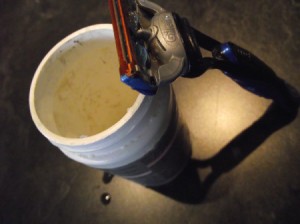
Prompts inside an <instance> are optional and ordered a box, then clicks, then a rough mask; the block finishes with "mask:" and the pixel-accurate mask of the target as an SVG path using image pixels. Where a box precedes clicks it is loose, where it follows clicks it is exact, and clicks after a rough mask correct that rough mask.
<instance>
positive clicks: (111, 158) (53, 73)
mask: <svg viewBox="0 0 300 224" xmlns="http://www.w3.org/2000/svg"><path fill="white" fill-rule="evenodd" d="M116 54H117V53H116V50H115V45H114V36H113V31H112V26H111V25H110V24H100V25H93V26H89V27H86V28H83V29H81V30H79V31H77V32H75V33H73V34H71V35H69V36H67V37H66V38H65V39H63V40H62V41H60V42H59V43H58V44H57V45H56V46H54V47H53V48H52V49H51V50H50V52H49V53H48V54H47V55H46V56H45V58H44V59H43V60H42V62H41V63H40V65H39V67H38V68H37V70H36V73H35V75H34V78H33V81H32V84H31V88H30V96H29V102H30V111H31V116H32V119H33V121H34V123H35V125H36V127H37V128H38V130H39V131H40V132H41V133H42V134H43V135H44V136H45V137H46V138H47V139H48V140H49V141H50V142H51V143H52V144H53V145H55V146H57V147H58V148H59V149H60V150H61V151H62V152H63V153H64V154H65V155H66V156H68V157H69V158H71V159H73V160H75V161H77V162H79V163H82V164H85V165H87V166H90V167H94V168H97V169H101V170H105V171H108V172H110V173H113V174H117V175H119V176H122V177H125V178H127V179H130V180H133V181H135V182H138V183H140V184H143V185H146V186H158V185H163V184H165V183H168V182H169V181H171V180H172V179H173V178H175V177H176V176H177V175H178V174H179V173H180V171H181V170H182V169H183V168H184V166H185V164H186V163H187V161H188V159H189V157H190V153H191V152H190V149H189V148H188V147H184V146H182V145H180V143H179V141H180V142H181V140H178V139H180V137H182V136H179V135H181V134H180V130H181V125H180V122H179V119H178V112H177V107H176V101H175V97H174V93H173V90H172V88H171V86H166V87H164V88H161V89H159V91H158V93H157V94H156V95H155V96H153V97H148V96H144V95H141V94H137V93H135V92H134V93H133V90H130V89H129V87H126V86H125V85H124V84H122V83H121V82H120V81H119V80H118V77H119V76H118V61H117V56H116ZM96 57H99V58H98V59H95V62H94V64H89V63H92V62H91V61H93V60H94V58H96ZM95 63H96V64H95ZM81 70H83V71H81ZM98 70H101V71H100V74H98V73H99V71H98ZM101 72H102V73H101ZM94 74H97V75H94ZM112 77H116V79H117V80H111V78H112ZM76 79H78V80H76ZM116 83H118V84H119V85H120V86H115V85H116ZM104 95H105V97H104ZM129 95H130V97H129V98H130V99H129V98H128V99H127V98H126V97H127V96H129ZM96 96H97V97H98V96H99V97H98V98H97V97H96ZM125 101H126V103H125V105H123V108H121V107H120V108H121V109H120V111H121V110H123V113H122V112H121V113H119V114H118V113H115V112H116V111H117V109H116V108H118V107H119V104H123V103H124V102H125ZM90 106H91V108H89V107H90ZM124 108H125V111H124ZM112 117H114V118H113V119H112V121H110V122H108V120H110V119H111V118H112ZM102 123H105V125H106V126H105V125H104V126H103V127H102V126H101V125H102ZM96 124H97V125H98V126H99V125H100V126H101V128H99V127H96V128H95V127H94V126H95V125H96ZM97 125H96V126H97ZM97 128H98V129H97Z"/></svg>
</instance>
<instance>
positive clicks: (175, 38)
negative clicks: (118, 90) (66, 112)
mask: <svg viewBox="0 0 300 224" xmlns="http://www.w3.org/2000/svg"><path fill="white" fill-rule="evenodd" d="M109 6H110V11H111V16H112V21H113V27H114V34H115V39H116V45H117V50H118V55H119V62H120V74H121V80H122V81H123V82H124V83H126V84H127V85H129V86H131V87H132V88H133V89H135V90H137V91H139V92H141V93H143V94H145V95H154V94H155V93H156V91H157V89H158V87H160V86H162V85H166V84H170V83H171V82H173V81H174V80H175V79H176V78H177V77H179V76H181V77H187V78H195V77H198V76H200V75H202V74H203V73H204V72H205V71H206V70H208V69H220V70H221V71H223V73H224V74H225V75H227V76H228V77H230V78H231V79H233V80H234V81H235V82H236V83H238V84H239V85H240V86H241V87H243V88H244V89H247V90H248V91H250V92H252V93H254V94H256V95H259V96H262V97H265V98H268V99H273V100H274V101H275V102H277V103H278V104H279V105H281V106H282V107H283V108H285V109H286V108H289V107H290V106H291V105H296V104H297V105H298V104H299V94H298V93H297V91H295V90H294V89H293V88H292V87H291V86H289V85H288V84H286V83H285V82H284V81H283V80H282V79H280V78H278V77H277V76H276V74H275V73H274V71H273V70H272V69H271V68H270V67H268V66H267V65H266V64H265V63H264V62H262V61H261V60H260V59H258V58H257V57H256V56H254V55H253V54H251V53H250V52H249V51H247V50H245V49H243V48H241V47H239V46H237V45H235V44H233V43H231V42H227V43H220V42H218V41H217V40H215V39H213V38H211V37H209V36H207V35H205V34H203V33H201V32H200V31H198V30H196V29H194V28H193V27H191V26H190V25H189V22H188V21H187V19H185V18H181V17H180V16H178V15H177V14H176V13H173V12H168V11H167V10H165V9H163V8H162V7H161V6H159V5H157V4H155V3H153V2H151V1H148V0H109ZM200 48H203V49H206V50H208V51H210V52H211V53H212V57H202V54H201V51H200Z"/></svg>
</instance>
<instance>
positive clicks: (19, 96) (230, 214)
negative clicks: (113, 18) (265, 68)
mask: <svg viewBox="0 0 300 224" xmlns="http://www.w3.org/2000/svg"><path fill="white" fill-rule="evenodd" d="M155 2H157V3H159V4H161V5H162V6H163V7H165V8H167V9H169V10H171V11H176V12H177V13H178V14H180V15H181V16H184V17H187V18H188V19H189V21H190V23H191V24H192V25H193V26H194V27H195V28H197V29H199V30H201V31H202V32H204V33H206V34H208V35H211V36H213V37H215V38H217V39H218V40H220V41H227V40H230V41H232V42H234V43H236V44H238V45H240V46H242V47H244V48H246V49H248V50H250V51H251V52H253V53H254V54H256V55H257V56H258V57H260V58H261V59H262V60H263V61H265V62H266V63H267V64H268V65H270V66H271V67H272V68H273V69H274V71H275V72H276V73H277V74H278V76H280V77H281V78H283V79H285V80H286V81H287V82H288V83H290V84H292V85H293V86H294V87H295V88H297V89H298V90H300V76H299V65H300V58H299V50H300V28H299V24H300V2H299V1H298V0H277V1H272V0H264V1H259V0H254V1H253V0H252V1H250V0H242V1H230V0H219V1H212V0H203V1H192V0H190V1H187V0H181V1H179V0H176V1H174V0H156V1H155ZM107 7H108V6H107V1H99V0H86V1H79V0H72V1H71V0H64V1H50V0H25V1H24V0H23V1H21V0H11V1H8V0H1V1H0V27H1V29H0V40H1V45H0V55H1V57H0V58H1V60H0V85H1V88H0V91H1V95H0V125H1V132H0V223H1V224H2V223H3V224H12V223H202V224H209V223H231V224H232V223H251V224H252V223H256V224H259V223H264V224H265V223H266V224H268V223H289V224H290V223H295V224H296V223H300V151H299V149H300V138H299V136H300V119H299V116H296V117H289V116H287V115H286V114H282V113H280V112H278V111H276V109H275V110H274V108H273V109H271V110H270V111H271V112H270V111H269V113H267V114H266V115H265V116H264V117H263V118H261V119H259V118H260V117H261V115H262V114H264V111H266V109H267V108H268V107H269V105H270V103H271V102H270V101H268V100H265V99H262V98H259V97H257V96H254V95H252V94H251V93H248V92H246V91H245V90H243V89H241V88H240V87H239V86H238V85H237V84H235V83H234V82H232V81H231V80H229V79H228V78H226V77H225V76H224V75H222V73H221V72H219V71H209V72H206V73H205V74H204V75H203V76H202V77H200V78H197V79H194V80H188V79H182V78H180V79H178V80H177V81H176V82H175V83H174V89H175V93H176V96H177V100H178V105H179V109H180V112H181V114H182V117H183V120H184V122H185V123H186V126H187V128H188V130H189V132H190V136H191V143H192V147H193V159H194V161H193V162H192V163H191V164H190V166H189V167H187V169H186V170H185V172H184V173H183V174H182V175H181V176H180V177H179V178H178V180H176V181H175V182H174V183H173V184H172V186H166V187H163V188H159V189H148V188H145V187H143V186H139V185H137V184H135V183H132V182H129V181H127V180H124V179H122V178H119V177H114V178H113V180H112V181H111V182H110V183H109V184H106V183H104V182H103V180H102V178H103V173H102V172H101V171H97V170H94V169H91V168H88V167H85V166H83V165H81V164H78V163H76V162H73V161H71V160H70V159H68V158H66V157H65V156H64V155H63V154H62V153H61V152H60V151H59V150H58V149H56V148H55V147H54V146H52V145H51V144H50V143H49V142H48V141H47V140H46V139H45V138H44V137H43V136H42V135H41V134H40V133H39V132H38V131H37V129H36V128H35V126H34V124H33V122H32V121H31V117H30V113H29V108H28V94H29V87H30V83H31V80H32V77H33V74H34V72H35V69H36V68H37V66H38V64H39V62H40V61H41V60H42V58H43V56H44V55H45V54H46V53H47V52H48V51H49V50H50V49H51V47H52V46H53V45H54V44H55V43H57V42H58V41H59V40H61V39H62V38H63V37H65V36H66V35H68V34H70V33H72V32H73V31H75V30H77V29H80V28H82V27H84V26H88V25H91V24H96V23H110V17H109V13H108V8H107ZM258 119H259V120H258ZM257 120H258V121H257ZM224 150H225V151H226V150H229V151H232V152H233V153H236V154H237V155H238V156H237V157H236V158H238V159H237V160H233V161H232V160H231V158H228V160H226V158H227V157H225V159H223V160H224V161H223V166H222V169H221V171H222V172H219V173H217V175H216V174H215V173H214V169H215V167H214V164H209V163H202V162H199V161H200V160H201V161H203V160H206V159H208V158H210V157H212V156H214V155H216V154H217V153H218V152H220V151H224ZM205 164H206V165H205ZM224 164H225V165H224ZM212 168H213V169H212ZM105 192H109V193H110V194H111V196H112V200H111V203H110V204H109V205H104V204H103V203H101V199H100V198H101V195H102V194H103V193H105Z"/></svg>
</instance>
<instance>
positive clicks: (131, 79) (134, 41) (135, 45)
mask: <svg viewBox="0 0 300 224" xmlns="http://www.w3.org/2000/svg"><path fill="white" fill-rule="evenodd" d="M109 6H110V12H111V16H112V22H113V27H114V34H115V39H116V46H117V51H118V56H119V62H120V75H121V80H122V81H123V82H124V83H126V84H128V85H129V86H131V87H132V88H133V89H135V90H137V91H139V92H141V93H143V94H145V95H154V94H155V93H156V91H157V89H158V87H159V86H161V85H164V84H169V83H171V82H172V81H174V80H175V79H176V78H177V77H178V76H181V75H183V74H185V73H186V72H187V71H188V67H189V64H188V60H187V56H186V51H185V47H184V43H183V40H182V37H181V35H180V32H179V31H178V27H177V24H176V21H175V16H174V14H173V13H170V12H167V11H166V10H165V9H163V8H162V7H160V6H159V5H157V4H155V3H153V2H151V1H147V0H109Z"/></svg>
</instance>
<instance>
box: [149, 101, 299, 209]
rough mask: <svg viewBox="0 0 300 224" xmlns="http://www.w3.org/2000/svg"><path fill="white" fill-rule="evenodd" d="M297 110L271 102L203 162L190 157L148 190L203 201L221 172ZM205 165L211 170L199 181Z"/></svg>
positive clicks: (282, 124)
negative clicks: (176, 171)
mask: <svg viewBox="0 0 300 224" xmlns="http://www.w3.org/2000/svg"><path fill="white" fill-rule="evenodd" d="M297 113H298V105H293V106H292V107H291V108H290V110H289V111H288V112H287V111H285V110H283V109H281V107H280V106H278V105H277V104H275V103H273V104H271V105H270V107H269V108H268V110H267V111H266V112H265V113H264V115H262V117H261V118H259V119H258V120H257V121H256V122H254V123H253V124H252V125H251V126H250V127H248V128H247V129H245V130H244V131H243V132H241V133H240V134H239V135H238V136H236V137H235V138H234V139H233V140H232V141H231V142H230V143H229V144H227V145H226V146H225V147H224V148H223V149H221V150H220V152H219V153H218V154H216V155H215V156H213V157H212V158H210V159H208V160H204V161H200V160H190V162H189V164H188V165H187V166H186V168H185V169H184V171H183V172H182V173H181V174H180V175H179V176H178V177H177V178H176V179H175V180H174V181H172V182H171V183H169V184H167V185H164V186H160V187H155V188H151V189H153V190H155V191H157V192H159V193H161V194H163V195H166V196H168V197H170V198H173V199H174V200H177V201H180V202H184V203H189V204H197V203H201V202H203V201H204V200H205V199H206V196H207V193H208V192H209V190H210V188H211V186H212V185H213V184H214V182H215V181H216V180H217V179H218V178H219V177H220V176H221V175H222V174H224V173H226V172H228V171H230V170H232V169H233V168H234V167H236V166H237V165H238V164H239V163H241V162H242V161H243V160H244V159H245V158H246V157H247V156H248V155H250V154H251V153H252V152H253V151H254V150H255V149H256V148H257V147H258V146H259V145H261V144H262V143H263V142H264V141H265V140H266V139H267V138H268V137H269V136H271V135H272V134H273V133H274V132H276V131H277V130H279V129H280V128H282V127H284V126H285V125H287V124H289V123H291V122H292V121H293V120H294V119H295V118H296V116H297ZM206 167H210V168H211V170H212V171H211V173H210V174H209V175H208V176H207V177H206V178H205V179H204V180H201V179H200V177H199V175H198V169H201V168H206Z"/></svg>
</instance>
